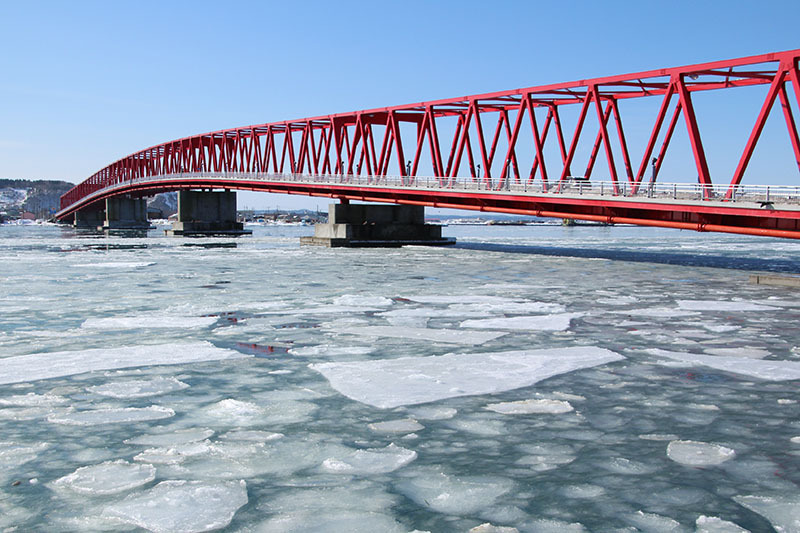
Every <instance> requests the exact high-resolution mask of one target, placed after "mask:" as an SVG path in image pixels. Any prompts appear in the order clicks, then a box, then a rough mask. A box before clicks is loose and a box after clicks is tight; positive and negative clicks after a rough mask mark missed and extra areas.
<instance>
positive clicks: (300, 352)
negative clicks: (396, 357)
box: [289, 344, 375, 357]
mask: <svg viewBox="0 0 800 533" xmlns="http://www.w3.org/2000/svg"><path fill="white" fill-rule="evenodd" d="M374 349H375V348H372V347H369V346H335V345H330V344H319V345H317V346H301V347H298V348H289V353H290V354H292V355H297V356H300V357H305V356H315V355H321V356H324V357H335V356H340V355H367V354H368V353H371V352H372V351H373V350H374Z"/></svg>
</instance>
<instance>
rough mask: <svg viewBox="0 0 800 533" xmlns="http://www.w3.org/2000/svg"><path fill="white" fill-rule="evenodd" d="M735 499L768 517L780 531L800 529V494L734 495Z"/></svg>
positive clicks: (785, 532)
mask: <svg viewBox="0 0 800 533" xmlns="http://www.w3.org/2000/svg"><path fill="white" fill-rule="evenodd" d="M733 501H735V502H736V503H738V504H739V505H741V506H743V507H746V508H747V509H750V510H751V511H753V512H754V513H758V514H760V515H761V516H763V517H764V518H766V519H767V520H768V521H769V523H770V524H772V527H774V528H775V531H777V532H778V533H794V532H796V531H800V496H797V495H795V494H790V495H783V494H778V495H774V496H734V498H733Z"/></svg>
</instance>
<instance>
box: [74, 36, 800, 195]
mask: <svg viewBox="0 0 800 533" xmlns="http://www.w3.org/2000/svg"><path fill="white" fill-rule="evenodd" d="M798 59H800V50H791V51H786V52H776V53H771V54H764V55H759V56H752V57H745V58H740V59H732V60H726V61H716V62H711V63H704V64H699V65H691V66H685V67H676V68H667V69H659V70H651V71H647V72H640V73H636V74H627V75H620V76H609V77H605V78H596V79H592V80H582V81H576V82H570V83H559V84H552V85H545V86H540V87H529V88H525V89H516V90H511V91H500V92H495V93H488V94H481V95H475V96H468V97H462V98H453V99H446V100H437V101H432V102H421V103H416V104H410V105H403V106H395V107H388V108H381V109H373V110H366V111H356V112H352V113H340V114H337V115H328V116H320V117H314V118H305V119H301V120H290V121H285V122H276V123H271V124H261V125H254V126H246V127H242V128H234V129H229V130H222V131H216V132H210V133H205V134H201V135H196V136H193V137H188V138H185V139H179V140H175V141H170V142H167V143H164V144H161V145H158V146H153V147H151V148H147V149H145V150H141V151H139V152H136V153H134V154H131V155H129V156H127V157H124V158H122V159H120V160H119V161H116V162H114V163H112V164H111V165H109V166H107V167H105V168H103V169H101V170H100V171H98V172H97V173H95V174H94V175H92V176H91V177H89V178H88V179H87V180H85V181H83V182H82V183H80V184H78V185H77V186H76V187H74V188H73V189H72V190H70V191H69V192H68V193H67V194H65V195H64V196H63V197H62V198H61V207H62V210H64V209H66V208H68V207H70V206H73V205H77V204H78V203H80V201H81V199H83V198H85V197H86V196H87V195H90V194H92V193H93V192H95V191H98V190H100V189H103V188H105V187H108V186H110V185H115V184H124V183H128V182H133V181H135V180H137V179H142V178H150V177H155V176H161V175H167V174H170V175H174V174H180V173H198V172H206V173H232V172H242V173H244V172H247V173H261V174H270V173H292V174H304V175H318V174H336V175H341V176H352V177H353V178H352V179H353V180H355V179H356V178H357V177H364V176H367V177H368V179H369V180H370V183H373V182H375V183H377V182H379V180H380V179H381V177H382V176H385V175H387V174H395V173H397V174H398V175H400V176H402V177H403V178H404V182H405V183H406V184H409V185H410V184H413V180H414V179H415V176H417V173H418V171H419V169H420V166H421V165H424V166H425V168H426V169H427V168H430V169H432V170H431V172H432V177H433V178H434V179H435V180H436V181H437V184H438V185H439V186H446V185H447V184H448V183H449V182H452V181H453V180H455V179H456V178H457V177H461V178H462V179H463V178H468V179H470V180H472V182H474V184H475V186H476V187H479V188H480V189H481V190H491V189H497V190H500V189H503V188H505V187H507V186H508V185H509V184H510V183H514V184H522V183H525V184H532V183H533V182H535V181H536V177H537V175H538V177H539V181H540V182H541V184H542V189H541V190H542V191H544V192H546V191H547V190H548V189H549V185H553V184H550V183H548V180H551V179H552V178H554V177H557V184H558V185H561V184H562V183H563V182H564V181H565V180H567V179H568V178H569V177H570V176H571V175H572V168H573V167H574V166H575V158H576V155H577V153H578V150H577V148H578V146H579V144H580V143H581V142H585V143H587V144H589V145H591V146H592V149H591V152H590V155H589V160H588V162H587V166H586V167H585V169H586V170H585V174H584V175H585V176H587V177H588V176H590V175H591V174H592V171H593V169H594V165H595V161H596V159H597V156H598V154H599V153H600V146H601V145H602V146H603V148H604V154H605V158H606V161H607V163H608V170H609V174H610V176H611V180H612V182H613V188H614V191H613V193H614V194H619V193H620V188H621V187H620V176H621V175H622V176H624V178H622V180H624V182H625V187H626V188H627V189H628V190H631V191H633V192H635V191H636V189H637V188H638V187H639V186H640V184H641V183H642V180H643V179H644V177H645V174H646V173H647V170H648V168H649V163H650V162H651V158H653V157H655V158H656V164H655V168H654V169H653V178H655V176H657V175H658V171H659V169H660V167H661V162H662V160H663V158H664V155H665V153H666V151H667V148H668V147H669V144H670V140H671V139H672V136H673V133H674V131H675V128H676V125H677V123H678V121H679V119H680V118H681V117H682V118H683V120H684V122H685V124H686V127H687V133H688V138H689V141H690V147H691V150H692V155H693V158H694V162H695V165H696V170H697V177H698V180H699V183H700V184H701V185H704V186H711V185H712V184H713V182H712V178H711V174H710V172H709V168H708V163H707V161H706V154H705V151H704V149H703V142H702V137H701V132H700V128H699V126H698V122H697V118H696V116H695V111H694V107H693V104H692V95H693V94H694V93H698V92H705V91H711V92H713V91H720V90H723V89H729V88H735V87H747V86H755V85H767V86H768V91H767V95H766V98H765V99H764V101H763V104H762V105H761V111H760V113H759V114H758V117H757V119H756V122H755V124H754V126H753V128H752V130H751V131H750V134H749V137H748V138H747V139H746V140H745V139H743V140H742V143H743V146H744V149H743V152H742V153H741V156H740V157H739V164H738V166H737V167H736V170H735V172H734V174H733V176H732V177H731V180H730V186H729V188H728V191H727V196H726V199H730V198H731V196H732V194H733V192H734V191H735V189H736V187H737V186H739V185H740V184H741V183H742V180H743V178H744V174H745V170H746V169H747V165H748V163H749V161H750V159H751V156H752V155H753V151H754V149H755V147H756V145H757V143H758V140H759V137H760V135H761V132H762V130H763V127H764V124H765V122H766V120H767V118H768V116H769V115H770V112H771V111H772V109H773V107H774V104H775V102H776V100H780V105H781V109H782V111H783V116H784V120H785V123H786V126H787V130H788V134H789V139H790V141H791V145H792V148H793V150H794V155H795V159H796V160H797V164H798V168H799V169H800V138H799V137H798V131H797V126H796V122H795V119H794V116H793V111H792V106H793V105H797V106H800V72H798ZM787 86H788V88H790V89H791V91H789V90H788V89H787ZM791 95H794V99H795V100H796V102H795V103H794V104H793V103H792V96H791ZM636 98H650V99H652V101H653V102H655V103H656V104H657V105H658V111H657V112H656V113H655V121H654V122H653V124H652V128H651V129H650V136H649V139H648V142H647V144H646V147H645V149H644V152H643V153H642V154H641V163H640V164H639V167H638V169H636V171H635V173H634V169H633V166H632V164H631V157H630V153H629V149H628V144H627V142H626V139H625V134H624V130H623V122H622V114H621V107H623V106H624V104H623V102H624V101H626V100H630V99H636ZM562 106H579V107H578V109H579V112H578V117H577V122H576V124H575V126H574V129H573V130H572V131H571V132H570V131H568V130H567V129H566V128H565V126H564V124H563V123H562V121H561V118H560V114H559V109H560V108H561V107H562ZM670 109H672V111H671V118H670V121H669V123H668V126H667V129H666V131H665V132H663V134H662V126H663V125H664V122H665V120H666V118H667V115H668V114H669V113H670ZM592 110H593V111H592ZM612 117H613V123H614V128H613V131H612V128H610V127H609V121H611V120H612ZM526 123H527V125H526ZM588 123H592V124H596V126H597V133H596V137H595V139H594V140H593V144H591V143H592V140H591V139H587V138H586V137H588V135H589V134H586V133H585V131H586V130H587V128H586V127H585V126H586V125H587V124H588ZM490 124H491V125H492V126H488V125H490ZM487 126H488V127H487ZM523 127H526V128H528V127H529V128H530V132H531V135H530V140H526V141H524V142H522V141H521V135H520V133H521V131H522V129H523ZM552 130H555V133H556V139H555V141H554V142H556V143H557V148H558V151H559V152H560V155H561V157H560V158H559V159H560V160H556V161H553V159H554V158H552V157H550V158H549V160H548V161H547V165H545V150H544V147H545V143H546V142H547V139H548V135H549V134H550V133H551V131H552ZM485 133H488V134H489V135H490V137H488V138H487V137H486V136H485V135H484V134H485ZM709 134H711V133H710V132H706V135H709ZM524 138H526V139H527V138H528V137H527V136H525V137H524ZM659 139H661V145H660V148H659V149H658V153H656V145H657V144H658V141H659ZM487 141H488V142H487ZM519 153H525V154H529V155H531V156H532V158H533V163H532V165H531V166H530V168H524V169H523V168H521V164H520V159H519V157H518V155H519ZM615 153H616V154H621V156H622V162H621V163H622V167H623V168H622V169H618V162H617V161H616V160H615ZM445 154H446V155H447V157H446V158H445V157H444V155H445ZM407 155H408V156H410V159H409V160H406V156H407ZM465 155H466V157H464V156H465ZM737 155H738V154H737ZM617 159H618V158H617ZM493 173H494V174H495V176H493ZM373 180H374V181H373ZM610 192H612V191H610Z"/></svg>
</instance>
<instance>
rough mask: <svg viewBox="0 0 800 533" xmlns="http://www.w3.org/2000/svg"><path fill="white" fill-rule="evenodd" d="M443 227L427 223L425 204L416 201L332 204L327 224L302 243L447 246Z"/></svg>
mask: <svg viewBox="0 0 800 533" xmlns="http://www.w3.org/2000/svg"><path fill="white" fill-rule="evenodd" d="M455 242H456V240H455V239H452V238H444V237H442V227H441V226H437V225H433V224H425V208H424V207H422V206H415V205H374V204H331V205H330V206H328V222H327V224H317V225H315V226H314V236H313V237H302V238H301V239H300V243H301V244H306V245H316V246H328V247H351V248H355V247H374V248H380V247H398V246H404V245H424V246H445V245H448V244H455Z"/></svg>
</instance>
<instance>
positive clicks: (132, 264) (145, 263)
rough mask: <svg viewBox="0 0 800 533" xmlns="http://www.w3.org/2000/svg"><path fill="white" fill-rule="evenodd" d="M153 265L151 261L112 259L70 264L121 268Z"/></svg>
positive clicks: (85, 266)
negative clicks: (100, 261)
mask: <svg viewBox="0 0 800 533" xmlns="http://www.w3.org/2000/svg"><path fill="white" fill-rule="evenodd" d="M153 265H155V263H154V262H152V261H114V262H105V263H79V264H77V265H72V266H73V267H75V268H122V269H134V268H145V267H149V266H153Z"/></svg>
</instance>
